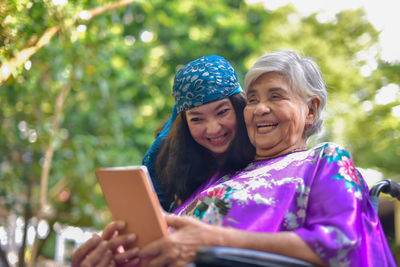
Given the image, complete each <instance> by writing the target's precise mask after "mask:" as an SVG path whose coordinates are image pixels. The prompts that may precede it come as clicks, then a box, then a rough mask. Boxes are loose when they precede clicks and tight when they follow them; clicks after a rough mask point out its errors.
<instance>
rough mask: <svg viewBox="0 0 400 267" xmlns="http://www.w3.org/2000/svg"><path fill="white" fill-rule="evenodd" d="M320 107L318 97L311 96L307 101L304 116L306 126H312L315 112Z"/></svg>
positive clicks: (315, 115)
mask: <svg viewBox="0 0 400 267" xmlns="http://www.w3.org/2000/svg"><path fill="white" fill-rule="evenodd" d="M320 105H321V99H320V98H319V97H318V96H313V97H312V98H311V99H310V100H309V101H308V104H307V106H308V113H307V116H306V125H307V124H314V122H315V119H316V118H317V112H318V109H319V106H320Z"/></svg>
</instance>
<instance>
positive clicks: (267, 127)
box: [256, 122, 278, 133]
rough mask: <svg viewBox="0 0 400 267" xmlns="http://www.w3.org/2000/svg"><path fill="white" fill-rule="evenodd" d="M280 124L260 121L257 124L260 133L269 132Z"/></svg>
mask: <svg viewBox="0 0 400 267" xmlns="http://www.w3.org/2000/svg"><path fill="white" fill-rule="evenodd" d="M277 126H278V123H275V122H259V123H257V124H256V127H257V132H258V133H268V132H270V131H272V130H273V129H275V128H276V127H277Z"/></svg>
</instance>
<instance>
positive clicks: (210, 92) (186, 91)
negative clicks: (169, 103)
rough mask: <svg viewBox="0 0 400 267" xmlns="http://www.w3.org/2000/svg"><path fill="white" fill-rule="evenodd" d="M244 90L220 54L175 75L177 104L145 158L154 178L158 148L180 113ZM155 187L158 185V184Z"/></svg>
mask: <svg viewBox="0 0 400 267" xmlns="http://www.w3.org/2000/svg"><path fill="white" fill-rule="evenodd" d="M240 92H243V90H242V88H241V87H240V84H239V82H238V79H237V75H236V72H235V70H234V69H233V67H232V66H231V64H230V63H229V62H228V61H227V60H226V59H224V58H223V57H220V56H218V55H210V56H205V57H201V58H198V59H196V60H194V61H192V62H190V63H188V64H186V65H185V66H184V67H182V68H181V69H180V70H179V71H178V72H177V73H176V75H175V79H174V85H173V92H172V94H173V96H174V97H175V105H174V107H173V110H172V114H171V117H170V118H169V120H168V121H167V122H166V123H165V124H164V125H163V129H162V131H161V132H159V133H158V135H157V138H156V140H155V141H154V142H153V144H152V145H151V146H150V148H149V150H148V151H147V153H146V154H145V156H144V158H143V165H146V166H147V168H148V170H149V172H150V175H151V177H152V178H153V183H154V180H155V179H154V177H155V170H154V164H155V161H156V158H157V154H158V151H159V149H160V147H161V145H162V143H163V141H164V139H165V138H166V137H167V136H168V133H169V131H170V128H171V127H172V124H173V123H174V121H175V119H176V117H177V115H178V113H179V112H182V111H185V110H189V109H192V108H195V107H198V106H201V105H204V104H207V103H210V102H213V101H218V100H222V99H224V98H227V97H230V96H232V95H234V94H237V93H240ZM155 187H158V186H157V185H155Z"/></svg>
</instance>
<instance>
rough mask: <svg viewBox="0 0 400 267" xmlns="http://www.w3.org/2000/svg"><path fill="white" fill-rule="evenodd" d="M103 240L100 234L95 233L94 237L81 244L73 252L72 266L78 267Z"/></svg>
mask: <svg viewBox="0 0 400 267" xmlns="http://www.w3.org/2000/svg"><path fill="white" fill-rule="evenodd" d="M100 242H101V238H100V236H98V235H97V234H94V235H93V237H92V238H90V239H89V240H88V241H86V242H85V243H84V244H83V245H82V246H80V247H79V248H78V249H77V250H76V251H75V252H74V253H73V254H72V259H71V266H72V267H75V266H76V267H78V266H80V263H81V262H82V261H83V259H85V257H86V256H87V255H88V254H89V253H90V252H91V251H92V250H94V249H95V248H96V247H97V246H98V245H99V244H100Z"/></svg>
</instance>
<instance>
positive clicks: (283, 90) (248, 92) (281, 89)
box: [247, 87, 286, 94]
mask: <svg viewBox="0 0 400 267" xmlns="http://www.w3.org/2000/svg"><path fill="white" fill-rule="evenodd" d="M278 91H281V92H286V90H285V89H283V88H281V87H271V88H268V93H270V92H272V93H273V92H278ZM255 92H257V90H255V89H249V90H247V94H251V93H255Z"/></svg>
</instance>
